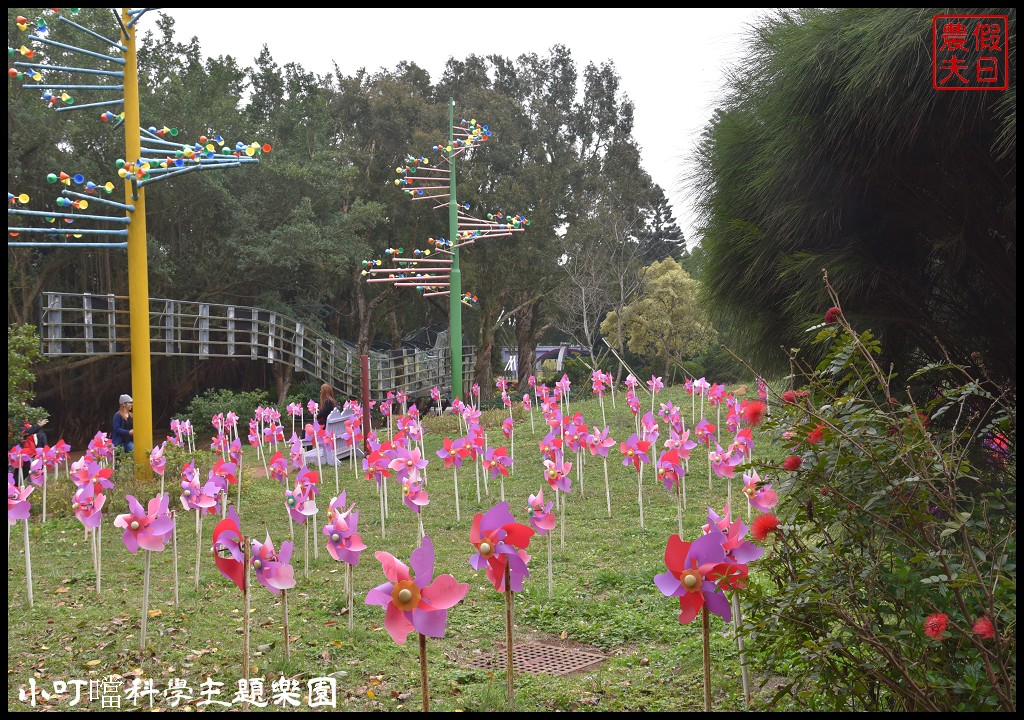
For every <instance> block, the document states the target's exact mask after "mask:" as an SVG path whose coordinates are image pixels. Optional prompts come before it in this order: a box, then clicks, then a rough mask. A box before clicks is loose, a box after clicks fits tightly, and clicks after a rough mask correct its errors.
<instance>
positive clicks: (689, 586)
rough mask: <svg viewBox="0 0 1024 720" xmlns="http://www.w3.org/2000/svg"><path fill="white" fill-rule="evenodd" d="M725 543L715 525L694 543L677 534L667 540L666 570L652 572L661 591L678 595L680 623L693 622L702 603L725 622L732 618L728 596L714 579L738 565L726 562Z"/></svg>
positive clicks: (727, 573) (670, 594) (674, 595)
mask: <svg viewBox="0 0 1024 720" xmlns="http://www.w3.org/2000/svg"><path fill="white" fill-rule="evenodd" d="M724 542H725V535H724V534H723V533H722V531H721V530H719V529H718V528H717V527H716V528H714V529H713V530H712V531H711V532H710V533H708V534H707V535H703V536H701V537H699V538H697V539H696V540H694V541H693V542H685V541H683V540H682V539H680V537H679V536H678V535H672V536H670V537H669V539H668V545H667V546H666V547H665V566H666V567H667V568H668V570H667V571H666V572H664V573H660V574H658V575H655V576H654V584H655V585H657V587H658V589H659V590H661V592H662V593H663V594H665V595H667V596H669V597H678V598H679V608H680V612H679V622H680V623H682V624H683V625H686V624H687V623H689V622H692V621H693V619H694V618H696V617H697V615H698V614H699V613H700V611H701V609H702V608H704V607H705V606H707V609H708V610H709V611H711V612H713V613H715V614H716V615H718V616H720V617H721V618H722V619H723V620H725V621H729V620H731V619H732V608H731V607H730V606H729V599H728V598H727V597H726V596H725V593H724V592H723V591H722V589H721V587H720V584H719V582H717V581H718V580H720V579H723V578H726V577H729V576H730V575H732V574H734V573H735V572H737V571H738V568H737V566H735V565H734V564H732V563H728V562H726V557H725V550H724V549H723V547H722V544H723V543H724ZM742 572H744V573H745V572H746V566H742Z"/></svg>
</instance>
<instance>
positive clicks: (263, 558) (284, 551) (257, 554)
mask: <svg viewBox="0 0 1024 720" xmlns="http://www.w3.org/2000/svg"><path fill="white" fill-rule="evenodd" d="M291 559H292V543H291V542H290V541H285V542H283V543H281V551H280V552H277V551H275V550H274V543H273V541H272V540H271V539H270V533H269V532H268V533H267V541H266V542H263V543H261V542H259V541H257V540H252V560H251V561H250V562H251V564H252V569H253V570H255V571H256V579H257V580H258V581H259V583H260V585H262V586H263V587H265V588H266V589H267V590H269V591H270V592H272V593H273V594H274V595H280V594H281V591H282V590H291V589H292V588H293V587H295V571H294V570H293V569H292V566H291V565H289V564H288V562H289V561H290V560H291Z"/></svg>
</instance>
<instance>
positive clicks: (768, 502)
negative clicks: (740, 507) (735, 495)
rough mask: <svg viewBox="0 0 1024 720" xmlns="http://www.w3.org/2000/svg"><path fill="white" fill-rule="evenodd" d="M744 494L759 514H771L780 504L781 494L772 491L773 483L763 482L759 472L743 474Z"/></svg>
mask: <svg viewBox="0 0 1024 720" xmlns="http://www.w3.org/2000/svg"><path fill="white" fill-rule="evenodd" d="M743 494H744V495H746V496H747V499H748V500H749V501H750V506H751V507H752V508H754V509H755V510H757V511H758V512H763V513H766V512H771V510H772V508H774V507H775V506H776V505H778V504H779V494H778V493H777V492H775V491H774V490H772V486H771V483H762V482H761V478H760V476H759V475H758V474H757V470H751V471H750V472H745V473H743Z"/></svg>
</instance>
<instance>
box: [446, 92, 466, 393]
mask: <svg viewBox="0 0 1024 720" xmlns="http://www.w3.org/2000/svg"><path fill="white" fill-rule="evenodd" d="M448 103H449V104H448V167H449V170H450V171H451V172H450V173H449V175H448V187H449V196H448V239H449V240H451V243H452V272H451V280H450V281H449V282H450V283H451V284H450V285H449V286H448V291H449V297H448V307H449V315H450V319H449V321H448V335H449V340H450V341H451V351H452V397H453V398H456V397H458V398H461V397H462V395H463V388H462V271H461V270H460V269H459V249H458V248H457V247H455V245H456V243H458V241H459V238H458V234H459V205H458V201H457V200H456V198H455V100H454V98H449V100H448Z"/></svg>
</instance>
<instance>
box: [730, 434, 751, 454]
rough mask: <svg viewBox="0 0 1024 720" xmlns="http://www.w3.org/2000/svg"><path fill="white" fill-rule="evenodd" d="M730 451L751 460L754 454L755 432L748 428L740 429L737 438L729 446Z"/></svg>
mask: <svg viewBox="0 0 1024 720" xmlns="http://www.w3.org/2000/svg"><path fill="white" fill-rule="evenodd" d="M729 451H730V452H732V451H736V452H739V453H740V454H741V455H745V456H746V457H747V458H748V459H749V458H750V457H751V456H752V455H753V454H754V431H753V430H751V429H750V428H748V427H745V428H740V430H739V432H737V433H736V438H735V439H734V440H733V441H732V442H731V443H730V444H729Z"/></svg>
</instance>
